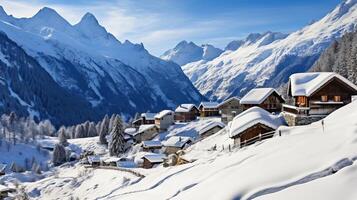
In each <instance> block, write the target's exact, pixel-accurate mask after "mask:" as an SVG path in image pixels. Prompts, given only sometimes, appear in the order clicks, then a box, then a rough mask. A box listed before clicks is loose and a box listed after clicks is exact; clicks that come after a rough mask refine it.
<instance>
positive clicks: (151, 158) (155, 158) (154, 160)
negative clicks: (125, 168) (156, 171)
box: [142, 154, 166, 169]
mask: <svg viewBox="0 0 357 200" xmlns="http://www.w3.org/2000/svg"><path fill="white" fill-rule="evenodd" d="M142 159H143V168H145V169H150V168H153V167H154V166H155V165H158V164H161V163H163V162H164V161H165V159H166V155H165V154H147V155H145V156H143V157H142Z"/></svg>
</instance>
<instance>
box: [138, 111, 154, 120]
mask: <svg viewBox="0 0 357 200" xmlns="http://www.w3.org/2000/svg"><path fill="white" fill-rule="evenodd" d="M155 115H156V113H141V117H145V119H146V120H155Z"/></svg>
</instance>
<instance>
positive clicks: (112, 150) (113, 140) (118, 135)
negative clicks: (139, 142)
mask: <svg viewBox="0 0 357 200" xmlns="http://www.w3.org/2000/svg"><path fill="white" fill-rule="evenodd" d="M108 147H109V154H110V156H118V155H119V154H121V153H124V151H125V140H124V127H123V122H122V120H121V119H120V117H119V116H116V117H115V121H114V124H113V130H112V132H111V133H110V141H109V145H108Z"/></svg>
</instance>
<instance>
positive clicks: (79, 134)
mask: <svg viewBox="0 0 357 200" xmlns="http://www.w3.org/2000/svg"><path fill="white" fill-rule="evenodd" d="M84 137H86V136H85V132H84V126H83V124H79V125H77V126H76V135H75V138H84Z"/></svg>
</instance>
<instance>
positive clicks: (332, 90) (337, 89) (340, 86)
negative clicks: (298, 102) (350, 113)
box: [309, 78, 357, 106]
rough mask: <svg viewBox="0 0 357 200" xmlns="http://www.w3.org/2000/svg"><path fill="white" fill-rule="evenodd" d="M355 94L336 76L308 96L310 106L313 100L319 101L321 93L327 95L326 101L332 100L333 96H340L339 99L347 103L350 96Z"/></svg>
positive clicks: (349, 100)
mask: <svg viewBox="0 0 357 200" xmlns="http://www.w3.org/2000/svg"><path fill="white" fill-rule="evenodd" d="M356 94H357V93H356V91H354V90H353V89H352V88H350V87H349V86H347V85H346V84H345V83H343V82H342V81H340V80H339V79H337V78H333V79H331V81H329V82H327V83H326V84H325V85H323V86H322V87H321V88H320V89H319V90H318V91H316V92H315V93H314V94H312V95H311V96H310V98H309V100H310V106H311V102H313V101H321V96H323V95H327V98H328V101H333V100H334V96H340V97H341V101H343V102H344V103H345V104H347V103H350V102H351V96H352V95H356Z"/></svg>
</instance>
